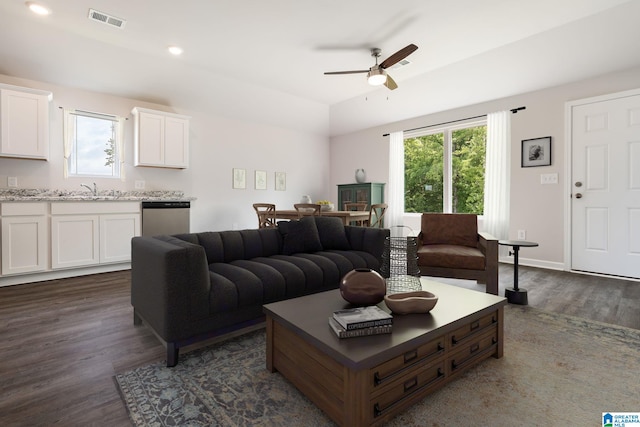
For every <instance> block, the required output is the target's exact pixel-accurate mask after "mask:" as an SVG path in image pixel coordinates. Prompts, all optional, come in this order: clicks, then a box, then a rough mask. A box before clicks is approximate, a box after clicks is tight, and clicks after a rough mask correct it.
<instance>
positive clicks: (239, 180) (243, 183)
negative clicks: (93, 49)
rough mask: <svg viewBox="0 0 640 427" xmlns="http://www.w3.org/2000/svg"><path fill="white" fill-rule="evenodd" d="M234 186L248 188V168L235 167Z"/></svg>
mask: <svg viewBox="0 0 640 427" xmlns="http://www.w3.org/2000/svg"><path fill="white" fill-rule="evenodd" d="M233 188H237V189H243V188H247V171H246V169H238V168H234V169H233Z"/></svg>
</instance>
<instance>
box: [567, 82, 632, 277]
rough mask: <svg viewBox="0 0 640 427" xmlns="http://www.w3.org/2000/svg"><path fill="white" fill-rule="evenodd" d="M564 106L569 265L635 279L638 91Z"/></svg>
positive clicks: (583, 269) (573, 267)
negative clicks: (566, 110) (568, 117)
mask: <svg viewBox="0 0 640 427" xmlns="http://www.w3.org/2000/svg"><path fill="white" fill-rule="evenodd" d="M570 111H571V139H572V140H571V161H572V165H571V171H572V176H571V203H570V208H571V215H570V218H571V222H572V224H571V269H572V270H580V271H586V272H592V273H602V274H610V275H616V276H624V277H633V278H640V91H631V92H626V93H622V94H612V95H611V96H610V97H599V98H597V99H595V100H591V101H589V100H584V101H583V102H581V101H578V102H575V103H573V105H572V106H571V107H570Z"/></svg>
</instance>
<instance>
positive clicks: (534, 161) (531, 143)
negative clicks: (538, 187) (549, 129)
mask: <svg viewBox="0 0 640 427" xmlns="http://www.w3.org/2000/svg"><path fill="white" fill-rule="evenodd" d="M521 164H522V167H523V168H530V167H534V166H550V165H551V137H550V136H545V137H542V138H533V139H523V140H522V163H521Z"/></svg>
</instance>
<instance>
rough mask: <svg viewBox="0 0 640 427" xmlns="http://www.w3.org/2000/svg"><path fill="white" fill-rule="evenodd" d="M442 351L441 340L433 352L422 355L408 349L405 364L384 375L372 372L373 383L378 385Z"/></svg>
mask: <svg viewBox="0 0 640 427" xmlns="http://www.w3.org/2000/svg"><path fill="white" fill-rule="evenodd" d="M443 352H444V344H443V343H442V342H438V345H437V347H436V348H435V349H434V351H433V352H431V353H429V354H423V355H422V356H420V355H419V354H418V351H417V350H412V351H408V352H406V353H405V354H404V363H405V365H406V366H404V367H402V369H399V370H397V371H395V372H392V373H390V374H387V375H386V376H383V375H380V372H375V373H374V374H373V385H374V386H379V385H380V384H382V383H383V382H385V381H388V380H389V379H391V378H397V377H398V376H400V375H402V374H403V373H404V372H406V371H407V369H409V368H411V366H414V365H415V364H417V363H422V361H423V360H427V359H429V358H431V357H434V356H436V355H438V354H442V353H443ZM409 362H411V364H408V363H409Z"/></svg>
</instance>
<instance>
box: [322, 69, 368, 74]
mask: <svg viewBox="0 0 640 427" xmlns="http://www.w3.org/2000/svg"><path fill="white" fill-rule="evenodd" d="M368 72H369V70H352V71H327V72H325V73H324V74H325V75H332V74H359V73H368Z"/></svg>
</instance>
